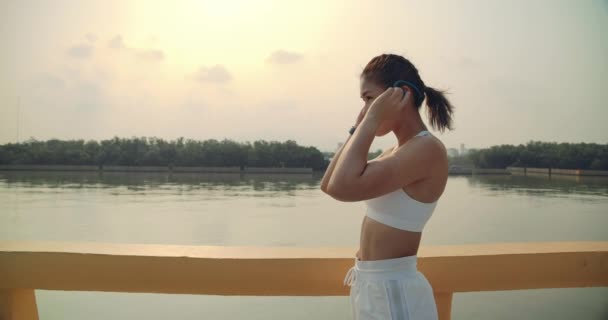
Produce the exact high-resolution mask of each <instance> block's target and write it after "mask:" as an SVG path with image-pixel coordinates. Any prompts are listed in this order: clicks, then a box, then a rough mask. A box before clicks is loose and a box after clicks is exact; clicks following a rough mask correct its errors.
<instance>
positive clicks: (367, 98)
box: [359, 77, 393, 137]
mask: <svg viewBox="0 0 608 320" xmlns="http://www.w3.org/2000/svg"><path fill="white" fill-rule="evenodd" d="M384 91H385V88H383V87H381V86H379V85H377V84H376V83H375V82H372V81H369V80H368V79H365V77H361V87H360V90H359V92H360V96H361V99H362V100H363V103H364V106H363V107H364V108H365V112H366V113H367V110H368V109H369V106H370V105H371V104H372V103H373V102H374V100H375V99H376V98H377V97H378V96H379V95H381V94H382V92H384ZM392 122H393V121H390V120H388V121H384V122H382V123H381V124H380V126H379V127H378V130H376V136H377V137H381V136H384V135H385V134H387V133H389V132H391V131H392Z"/></svg>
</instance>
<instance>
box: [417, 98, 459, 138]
mask: <svg viewBox="0 0 608 320" xmlns="http://www.w3.org/2000/svg"><path fill="white" fill-rule="evenodd" d="M424 93H425V95H426V106H427V108H428V115H429V121H430V123H431V126H433V128H435V129H438V130H439V131H441V132H443V131H445V129H446V128H447V129H448V130H452V113H453V111H454V106H452V104H451V103H450V101H449V100H448V99H447V98H446V97H445V93H444V92H443V91H439V90H435V89H433V88H431V87H424Z"/></svg>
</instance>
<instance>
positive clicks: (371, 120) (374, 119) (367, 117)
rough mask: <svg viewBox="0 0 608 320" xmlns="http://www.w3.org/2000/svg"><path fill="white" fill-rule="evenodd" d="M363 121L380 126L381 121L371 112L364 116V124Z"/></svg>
mask: <svg viewBox="0 0 608 320" xmlns="http://www.w3.org/2000/svg"><path fill="white" fill-rule="evenodd" d="M363 123H365V124H368V125H372V126H374V127H378V126H380V121H379V120H378V118H377V117H376V116H374V115H372V114H370V113H368V114H366V115H365V117H364V118H363V121H361V124H363Z"/></svg>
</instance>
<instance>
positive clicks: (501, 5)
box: [0, 0, 608, 151]
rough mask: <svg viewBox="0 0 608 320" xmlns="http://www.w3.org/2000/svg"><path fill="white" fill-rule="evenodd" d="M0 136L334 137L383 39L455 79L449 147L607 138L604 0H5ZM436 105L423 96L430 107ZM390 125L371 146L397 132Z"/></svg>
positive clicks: (439, 78) (607, 9)
mask: <svg viewBox="0 0 608 320" xmlns="http://www.w3.org/2000/svg"><path fill="white" fill-rule="evenodd" d="M0 45H1V46H2V50H0V70H1V72H0V143H6V142H14V141H16V140H17V132H18V130H17V114H18V108H17V105H18V103H17V101H18V97H20V100H21V103H20V106H21V107H20V117H19V118H20V121H19V136H20V140H21V141H23V140H25V139H27V138H29V137H35V138H37V139H49V138H59V139H71V138H84V139H106V138H111V137H113V136H120V137H131V136H146V137H150V136H156V137H163V138H167V139H174V138H176V137H180V136H183V137H186V138H194V139H210V138H215V139H220V140H221V139H223V138H228V139H233V140H237V141H254V140H258V139H265V140H278V141H285V140H287V139H292V140H295V141H297V142H298V143H299V144H302V145H313V146H316V147H319V148H320V149H321V150H324V151H325V150H327V151H329V150H334V149H335V148H336V146H337V143H338V142H342V141H344V140H345V139H346V137H347V135H348V133H347V131H348V128H349V127H350V126H351V125H352V124H353V123H354V121H355V119H356V116H357V114H358V113H359V110H360V108H361V107H362V105H363V102H362V100H361V99H360V98H359V73H360V72H361V70H362V68H363V67H364V66H365V64H366V63H367V62H368V61H369V60H370V59H371V58H372V57H373V56H375V55H378V54H381V53H397V54H402V55H404V56H406V57H407V58H409V59H410V60H411V61H412V62H413V63H414V64H415V65H416V66H417V67H418V69H419V70H420V73H421V76H422V79H423V80H424V82H425V83H426V84H427V85H429V86H432V87H436V88H440V89H448V90H449V91H450V92H451V94H450V95H449V98H450V99H451V101H452V102H453V104H454V105H455V107H456V111H455V130H454V131H451V132H446V133H444V134H440V133H438V132H437V133H436V134H437V135H438V136H439V137H440V138H441V139H442V140H443V141H444V143H445V144H446V146H448V147H458V146H459V145H460V143H465V144H466V146H467V147H488V146H491V145H497V144H519V143H525V142H527V141H529V140H542V141H556V142H597V143H608V128H607V125H606V119H608V103H607V102H606V101H608V1H606V0H589V1H574V0H570V1H556V0H548V1H524V0H521V1H498V0H497V1H483V0H479V1H447V0H446V1H353V0H350V1H329V0H318V1H317V0H315V1H287V0H268V1H265V0H256V1H246V0H221V1H220V0H215V1H203V0H184V1H162V2H161V1H106V0H104V1H58V0H57V1H50V0H49V1H43V0H39V1H8V0H6V1H0ZM422 112H424V118H425V119H426V107H425V109H422ZM395 141H396V140H395V137H394V135H392V134H389V135H387V136H385V137H382V138H377V139H376V140H375V141H374V144H373V145H372V149H373V150H375V149H376V148H385V147H388V146H390V145H393V144H394V143H395Z"/></svg>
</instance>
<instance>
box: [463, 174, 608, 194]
mask: <svg viewBox="0 0 608 320" xmlns="http://www.w3.org/2000/svg"><path fill="white" fill-rule="evenodd" d="M467 181H468V183H469V186H470V187H472V188H475V189H483V190H487V191H490V193H489V195H497V196H500V195H504V194H507V193H515V194H522V195H528V196H541V197H563V196H572V195H575V196H576V197H579V198H581V197H584V196H585V195H591V196H608V177H580V176H565V175H564V176H557V175H554V176H548V175H533V176H530V175H528V176H523V175H475V176H471V177H469V178H468V179H467Z"/></svg>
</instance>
